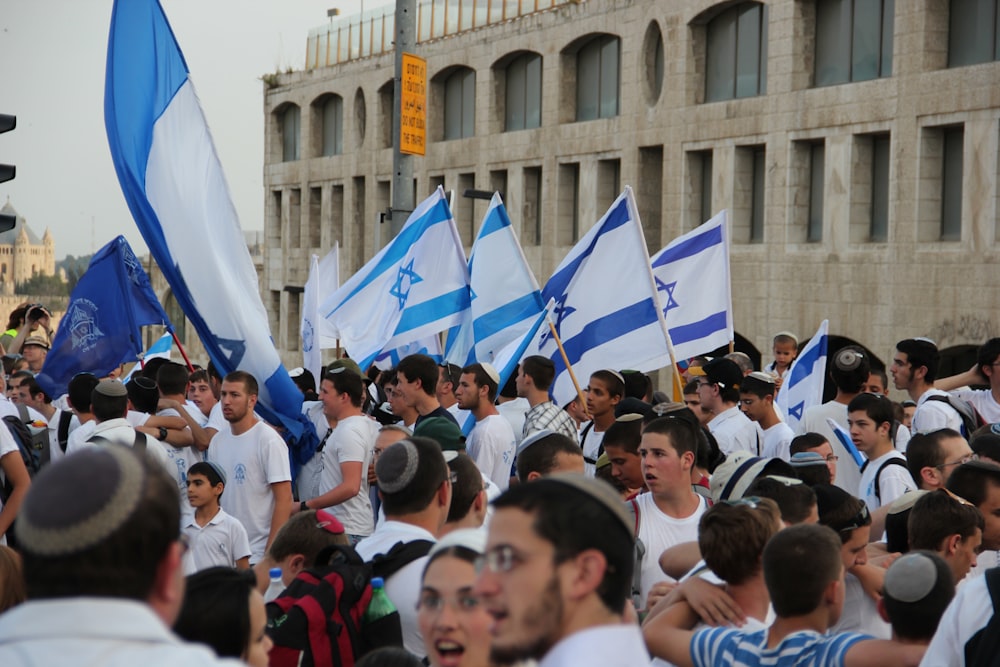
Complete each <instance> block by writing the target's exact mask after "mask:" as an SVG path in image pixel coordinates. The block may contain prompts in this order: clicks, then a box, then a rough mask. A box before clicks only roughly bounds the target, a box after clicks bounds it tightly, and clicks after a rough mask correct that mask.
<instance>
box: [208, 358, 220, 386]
mask: <svg viewBox="0 0 1000 667" xmlns="http://www.w3.org/2000/svg"><path fill="white" fill-rule="evenodd" d="M205 370H206V371H207V372H208V376H209V377H210V378H215V379H216V380H218V381H219V382H220V383H221V382H222V374H221V373H219V369H218V368H216V366H215V362H214V361H212V360H209V362H208V368H206V369H205Z"/></svg>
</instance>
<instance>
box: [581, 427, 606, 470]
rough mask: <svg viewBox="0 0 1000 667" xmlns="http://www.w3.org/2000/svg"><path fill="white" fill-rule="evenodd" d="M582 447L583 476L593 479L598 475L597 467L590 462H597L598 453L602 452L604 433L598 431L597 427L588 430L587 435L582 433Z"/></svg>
mask: <svg viewBox="0 0 1000 667" xmlns="http://www.w3.org/2000/svg"><path fill="white" fill-rule="evenodd" d="M580 440H581V442H580V445H581V447H582V448H583V474H584V475H586V476H587V477H593V476H594V475H596V474H597V466H596V465H595V464H593V463H590V462H589V461H588V460H587V459H590V461H596V460H597V458H598V454H597V452H599V451H601V443H603V442H604V431H598V430H597V427H596V426H592V427H591V428H589V429H586V434H584V432H583V431H580Z"/></svg>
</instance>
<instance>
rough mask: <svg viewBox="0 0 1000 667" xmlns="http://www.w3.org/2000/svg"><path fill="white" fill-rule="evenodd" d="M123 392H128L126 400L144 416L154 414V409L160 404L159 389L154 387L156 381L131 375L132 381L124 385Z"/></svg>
mask: <svg viewBox="0 0 1000 667" xmlns="http://www.w3.org/2000/svg"><path fill="white" fill-rule="evenodd" d="M125 390H126V391H127V392H128V400H130V401H132V405H133V406H134V407H135V409H136V410H137V411H138V412H145V413H146V414H149V415H153V414H156V407H157V405H158V404H159V402H160V389H159V387H157V386H156V381H155V380H152V379H150V378H148V377H145V376H143V375H133V376H132V379H130V380H129V381H128V382H126V383H125Z"/></svg>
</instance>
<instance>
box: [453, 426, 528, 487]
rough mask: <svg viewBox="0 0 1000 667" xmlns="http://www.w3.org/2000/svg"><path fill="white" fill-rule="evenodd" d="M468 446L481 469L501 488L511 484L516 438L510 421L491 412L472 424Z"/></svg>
mask: <svg viewBox="0 0 1000 667" xmlns="http://www.w3.org/2000/svg"><path fill="white" fill-rule="evenodd" d="M465 448H466V451H468V453H469V456H470V457H471V458H472V460H473V461H475V462H476V465H477V466H479V470H480V471H482V473H483V474H484V475H486V476H487V477H489V478H490V480H492V481H493V483H494V484H496V485H497V486H499V487H500V488H501V489H506V488H507V486H508V485H509V484H510V466H511V464H512V463H513V462H514V452H515V451H517V440H516V439H515V438H514V429H512V428H511V427H510V422H508V421H507V420H506V419H504V418H503V417H501V416H500V415H490V416H488V417H486V418H484V419H482V420H480V421H477V422H476V425H475V426H474V427H472V431H471V432H470V433H469V437H468V439H467V440H466V441H465Z"/></svg>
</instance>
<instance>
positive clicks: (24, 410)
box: [14, 403, 31, 424]
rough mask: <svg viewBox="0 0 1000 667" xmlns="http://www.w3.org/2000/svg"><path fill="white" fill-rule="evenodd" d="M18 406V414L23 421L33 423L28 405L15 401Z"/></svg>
mask: <svg viewBox="0 0 1000 667" xmlns="http://www.w3.org/2000/svg"><path fill="white" fill-rule="evenodd" d="M14 405H16V406H17V416H18V417H20V418H21V421H22V422H24V423H25V424H30V423H31V415H29V414H28V406H27V405H25V404H24V403H15V404H14Z"/></svg>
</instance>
